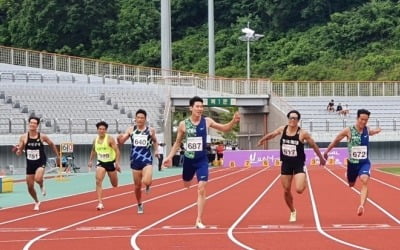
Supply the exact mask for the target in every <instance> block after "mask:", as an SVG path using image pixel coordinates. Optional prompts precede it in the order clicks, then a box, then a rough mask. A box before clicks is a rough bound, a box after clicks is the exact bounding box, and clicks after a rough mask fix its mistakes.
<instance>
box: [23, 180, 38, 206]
mask: <svg viewBox="0 0 400 250" xmlns="http://www.w3.org/2000/svg"><path fill="white" fill-rule="evenodd" d="M26 184H27V186H28V192H29V194H30V195H31V197H32V198H33V200H34V201H35V202H36V203H38V202H39V200H38V198H37V195H36V191H35V175H34V174H27V175H26Z"/></svg>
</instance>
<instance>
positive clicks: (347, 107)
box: [340, 104, 350, 116]
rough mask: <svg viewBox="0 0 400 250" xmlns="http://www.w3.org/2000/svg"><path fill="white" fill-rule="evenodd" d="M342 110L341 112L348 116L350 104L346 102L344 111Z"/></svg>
mask: <svg viewBox="0 0 400 250" xmlns="http://www.w3.org/2000/svg"><path fill="white" fill-rule="evenodd" d="M340 112H341V114H342V115H343V116H348V115H349V113H350V110H349V105H347V104H345V105H344V109H343V110H342V111H340Z"/></svg>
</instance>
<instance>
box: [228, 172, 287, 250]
mask: <svg viewBox="0 0 400 250" xmlns="http://www.w3.org/2000/svg"><path fill="white" fill-rule="evenodd" d="M280 176H281V175H280V174H279V175H278V176H277V177H276V178H275V179H274V180H273V181H272V182H271V184H269V186H268V187H267V188H266V189H265V190H264V191H263V192H262V193H261V194H260V195H259V196H258V197H257V199H255V200H254V202H253V203H252V204H251V205H250V206H249V207H248V208H247V209H246V210H245V211H244V213H242V215H241V216H240V217H239V218H238V219H237V220H236V221H235V222H234V223H233V224H232V226H230V228H229V230H228V232H227V234H228V237H229V239H231V240H232V241H233V242H234V243H235V244H236V245H238V246H240V247H242V248H244V249H247V250H252V249H253V248H251V247H249V246H247V245H245V244H243V243H242V242H240V241H239V240H237V239H236V238H235V236H233V229H235V227H236V226H237V225H238V224H239V223H240V222H241V221H242V220H243V218H244V217H245V216H246V215H247V214H248V213H249V212H250V210H251V209H253V207H254V206H255V205H256V204H257V203H258V202H259V201H260V200H261V198H262V197H264V195H265V194H266V193H267V192H268V191H269V190H270V189H271V187H272V186H273V185H274V184H275V182H276V181H277V180H279V177H280Z"/></svg>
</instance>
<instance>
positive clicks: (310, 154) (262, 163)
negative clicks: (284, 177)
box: [222, 148, 348, 167]
mask: <svg viewBox="0 0 400 250" xmlns="http://www.w3.org/2000/svg"><path fill="white" fill-rule="evenodd" d="M320 150H321V153H322V154H323V153H324V151H325V149H324V148H321V149H320ZM304 151H305V154H306V166H307V167H310V166H319V157H318V156H317V155H316V154H315V152H314V150H313V149H312V148H307V149H304ZM328 156H329V157H328V160H327V162H326V165H328V166H333V165H342V166H344V165H346V162H347V157H348V152H347V148H333V149H332V150H331V152H329V154H328ZM280 165H281V162H280V155H279V150H277V149H272V150H226V151H224V160H223V165H222V166H223V167H268V166H271V167H272V166H280Z"/></svg>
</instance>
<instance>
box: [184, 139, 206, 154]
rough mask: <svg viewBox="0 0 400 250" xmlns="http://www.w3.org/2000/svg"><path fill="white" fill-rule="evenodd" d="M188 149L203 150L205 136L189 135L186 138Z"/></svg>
mask: <svg viewBox="0 0 400 250" xmlns="http://www.w3.org/2000/svg"><path fill="white" fill-rule="evenodd" d="M186 150H187V151H202V150H203V138H201V137H200V136H198V137H188V138H187V140H186Z"/></svg>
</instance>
